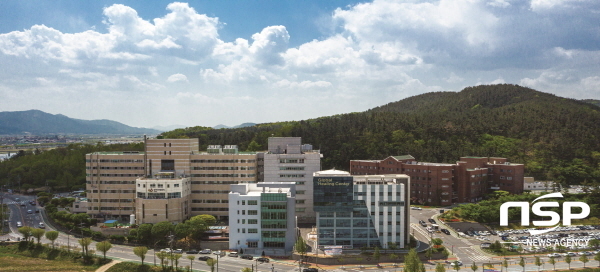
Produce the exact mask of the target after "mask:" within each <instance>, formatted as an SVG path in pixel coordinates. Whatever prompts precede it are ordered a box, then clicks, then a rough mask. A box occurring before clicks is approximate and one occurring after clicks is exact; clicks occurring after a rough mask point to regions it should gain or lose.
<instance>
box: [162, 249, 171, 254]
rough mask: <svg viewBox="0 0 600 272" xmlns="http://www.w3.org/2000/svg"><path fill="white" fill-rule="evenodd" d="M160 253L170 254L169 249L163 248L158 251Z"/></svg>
mask: <svg viewBox="0 0 600 272" xmlns="http://www.w3.org/2000/svg"><path fill="white" fill-rule="evenodd" d="M160 252H165V253H171V249H170V248H163V249H161V250H160Z"/></svg>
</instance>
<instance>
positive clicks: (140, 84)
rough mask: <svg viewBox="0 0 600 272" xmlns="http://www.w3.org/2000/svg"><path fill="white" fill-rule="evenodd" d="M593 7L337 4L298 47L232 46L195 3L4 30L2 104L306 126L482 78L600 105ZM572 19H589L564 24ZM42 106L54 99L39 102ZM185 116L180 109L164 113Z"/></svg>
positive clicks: (492, 2) (152, 119)
mask: <svg viewBox="0 0 600 272" xmlns="http://www.w3.org/2000/svg"><path fill="white" fill-rule="evenodd" d="M586 5H587V6H586ZM590 5H591V6H592V7H593V6H594V5H597V4H594V3H593V2H589V1H587V2H586V1H577V0H562V1H558V0H554V1H552V0H545V1H544V0H533V1H531V2H523V1H514V0H422V1H393V0H375V1H373V2H365V3H360V4H356V5H352V6H347V7H342V8H338V9H336V10H335V11H334V12H333V14H331V15H330V17H329V18H328V19H329V21H330V23H329V22H327V23H324V22H323V24H327V25H331V26H333V27H330V28H329V27H328V31H331V33H327V34H326V35H325V34H324V35H322V36H319V38H318V39H314V40H312V41H310V42H306V43H303V44H300V45H295V46H291V45H290V40H291V37H292V36H293V35H294V34H295V33H293V32H291V31H290V32H288V30H289V29H293V28H292V27H289V28H288V27H286V26H285V25H275V26H266V27H264V28H263V29H256V30H253V31H252V32H250V33H255V34H254V35H251V37H250V38H249V39H245V38H242V37H237V38H231V39H230V40H229V41H225V40H222V39H221V38H220V35H219V30H220V29H221V28H225V27H227V26H226V25H225V24H224V23H222V22H220V20H219V19H218V18H217V17H215V16H216V15H215V16H213V17H211V16H208V15H206V14H202V11H201V10H198V11H197V10H196V9H194V8H192V7H190V5H188V4H186V3H179V2H177V3H172V4H169V5H168V6H167V7H166V10H165V11H164V13H165V14H164V15H163V16H160V17H159V18H153V19H151V18H142V17H140V14H138V12H137V11H136V10H134V9H133V8H131V7H128V6H125V5H121V4H115V5H111V6H108V7H106V8H104V10H103V15H104V18H105V19H104V21H103V22H104V25H99V26H104V27H105V29H102V30H95V29H92V30H87V31H83V32H78V33H64V32H61V30H59V29H54V28H51V27H48V26H44V25H34V26H31V27H30V28H29V29H25V30H22V31H13V32H9V33H0V63H3V66H4V67H10V69H4V70H0V91H2V94H3V96H2V97H9V98H10V99H7V100H5V101H2V100H0V107H2V108H3V109H6V110H14V109H15V108H14V107H15V106H14V105H25V104H28V105H31V106H29V107H34V108H40V109H49V108H52V107H53V108H55V109H64V104H65V101H67V102H68V103H70V106H69V107H68V109H65V111H66V112H64V113H63V114H69V113H72V114H71V115H72V116H75V117H79V118H84V117H85V116H86V115H87V116H94V117H95V118H100V117H101V118H109V119H114V120H118V121H123V122H125V121H127V120H129V119H124V118H131V121H129V122H126V123H130V124H133V125H137V126H154V125H156V124H161V125H167V124H169V123H172V120H173V119H178V120H188V122H187V123H186V125H215V124H218V123H225V124H238V123H242V122H246V121H254V122H261V121H264V122H266V121H277V120H298V119H306V118H311V117H317V116H323V115H330V114H337V113H342V112H352V111H361V110H366V109H368V108H372V107H375V106H379V105H382V104H385V103H389V102H391V101H395V100H400V99H403V98H406V97H407V96H411V95H417V94H420V93H423V92H431V91H458V90H460V89H462V88H463V87H466V86H472V85H475V84H477V83H479V82H482V83H488V84H489V83H492V84H494V83H504V82H506V83H520V84H522V85H526V86H529V87H533V88H535V89H538V90H540V91H548V92H553V93H556V94H559V93H565V94H568V95H570V96H572V97H581V98H583V97H586V95H587V96H588V97H589V98H598V97H600V94H598V92H599V91H598V88H597V86H599V82H598V81H599V78H598V76H597V75H598V74H600V73H599V72H600V71H598V65H597V64H598V63H600V48H599V47H598V44H600V40H599V39H600V38H599V37H600V36H598V35H597V15H594V14H593V12H594V10H595V9H594V8H588V9H584V8H582V7H589V6H590ZM550 12H551V14H552V16H550V15H548V14H550ZM563 12H564V13H563ZM573 12H576V14H577V15H579V16H578V17H577V18H578V19H577V20H563V19H561V18H565V17H568V18H573V16H572V14H573ZM217 15H218V14H217ZM555 15H557V16H555ZM558 15H560V16H558ZM567 15H569V16H567ZM320 20H321V21H322V20H323V18H321V19H320ZM229 23H230V25H231V24H243V23H244V22H243V21H240V22H229ZM92 24H94V23H92ZM98 28H101V27H98ZM4 64H7V65H4ZM165 78H166V79H165ZM177 82H180V83H181V82H185V83H189V84H180V83H177ZM169 83H176V84H169ZM17 90H18V92H17ZM564 90H572V91H569V92H565V91H564ZM15 93H22V96H23V97H22V98H15ZM568 95H566V96H568ZM30 97H35V99H27V98H30ZM38 99H39V100H40V101H43V102H44V103H45V104H42V103H39V104H35V103H32V102H31V101H37V100H38ZM117 99H118V100H119V101H117V102H114V101H113V100H117ZM8 100H10V101H8ZM81 101H94V104H96V105H95V106H96V107H95V108H96V109H97V111H95V112H93V113H88V108H89V106H86V105H85V103H82V102H81ZM123 101H138V102H140V103H136V104H134V105H131V104H127V103H125V102H123ZM331 101H336V103H331ZM194 105H202V106H201V107H194ZM125 108H126V109H127V111H126V110H125ZM173 108H177V109H180V111H181V112H176V113H173V112H172V111H169V114H165V112H164V111H162V109H173ZM229 108H232V109H235V111H232V112H229V111H227V110H224V109H229ZM149 109H152V110H149ZM55 112H56V110H55ZM127 112H136V113H135V114H127ZM138 112H139V114H137V113H138ZM56 113H58V112H56ZM102 114H104V116H101V115H102ZM89 118H92V117H89ZM89 118H88V119H89ZM177 123H182V122H179V121H178V122H177Z"/></svg>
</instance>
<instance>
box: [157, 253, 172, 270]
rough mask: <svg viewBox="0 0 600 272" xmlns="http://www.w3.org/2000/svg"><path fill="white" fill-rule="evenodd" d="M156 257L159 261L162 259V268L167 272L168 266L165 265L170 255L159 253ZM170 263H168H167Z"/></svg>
mask: <svg viewBox="0 0 600 272" xmlns="http://www.w3.org/2000/svg"><path fill="white" fill-rule="evenodd" d="M156 257H158V259H160V266H161V267H162V270H163V271H164V270H167V266H166V265H165V260H166V259H167V258H168V257H169V254H167V253H166V252H158V253H156ZM167 263H168V261H167Z"/></svg>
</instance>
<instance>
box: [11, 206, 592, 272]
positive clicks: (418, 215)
mask: <svg viewBox="0 0 600 272" xmlns="http://www.w3.org/2000/svg"><path fill="white" fill-rule="evenodd" d="M16 198H19V201H17V200H16ZM34 199H35V197H34V196H21V195H19V196H17V195H4V203H6V204H9V205H8V206H9V209H10V211H11V216H10V230H11V232H12V233H11V234H9V235H10V236H11V237H12V238H13V239H14V238H16V237H21V235H20V234H19V232H18V228H17V222H18V221H20V222H22V224H23V225H25V226H31V227H37V226H39V222H43V218H42V217H41V216H40V213H35V212H34V213H32V214H29V213H28V212H27V210H34V209H36V208H39V207H37V206H33V205H30V204H29V203H28V202H29V201H30V200H34ZM22 203H25V205H24V206H22V205H21V204H22ZM438 213H439V210H438V209H423V210H411V218H410V226H411V232H412V234H413V235H414V236H415V238H417V240H419V247H418V249H419V250H420V251H421V250H425V249H426V248H427V247H428V244H429V239H431V238H441V239H442V240H443V241H444V245H445V246H446V247H447V248H448V249H450V250H451V251H452V253H453V255H451V256H450V260H460V261H462V262H463V263H464V265H463V266H462V267H461V268H460V270H459V272H468V271H472V270H471V268H470V266H471V264H472V263H476V264H477V265H478V266H479V269H480V271H483V270H482V269H483V264H484V263H492V264H494V263H495V265H494V269H495V270H498V271H499V270H500V268H501V265H500V263H501V262H502V261H503V258H502V257H497V256H489V255H487V254H485V253H484V252H482V251H481V250H480V249H479V244H480V243H481V242H480V241H477V240H473V239H465V238H459V237H458V235H457V234H456V233H455V232H453V231H452V230H451V229H450V228H447V229H450V230H451V235H446V234H443V233H435V232H433V233H429V232H427V230H425V228H423V227H421V226H420V225H419V224H418V222H419V220H424V221H426V222H427V219H429V218H434V219H435V218H437V215H438ZM439 223H441V222H439V221H438V224H439ZM440 227H442V228H446V227H445V226H444V225H443V224H440ZM49 230H53V229H52V227H51V226H49V225H48V224H47V222H46V231H49ZM41 242H42V243H46V244H50V243H51V242H50V241H49V240H47V239H46V238H42V240H41ZM55 245H56V246H64V247H65V248H67V247H68V246H70V248H71V250H78V251H79V250H80V247H79V244H78V242H77V239H76V238H75V237H73V236H72V235H66V234H65V233H60V235H59V237H58V239H57V240H56V241H55ZM95 248H96V247H95V243H92V245H90V249H95ZM96 254H98V255H101V254H102V253H101V252H96ZM106 256H107V257H110V258H115V259H119V260H122V261H132V262H138V263H139V262H141V260H140V258H139V257H137V256H136V255H135V254H133V248H132V247H129V246H123V245H113V248H112V249H111V250H109V251H108V252H107V254H106ZM154 256H155V255H154V251H153V250H149V251H148V253H147V254H146V259H145V260H144V262H145V263H147V264H154V263H155V262H156V264H159V263H160V260H159V259H158V258H156V259H155V258H154ZM194 256H195V257H198V256H202V255H201V254H199V255H194ZM211 256H212V257H213V258H216V256H215V255H211ZM540 256H543V257H542V258H541V259H542V261H543V262H544V265H542V266H541V267H539V268H538V267H537V266H536V265H535V264H534V261H535V257H534V256H532V255H530V256H524V257H525V260H526V263H527V264H526V266H525V268H523V267H521V266H519V265H518V263H519V260H520V259H519V257H518V256H517V257H511V258H509V259H508V264H509V266H508V271H512V272H518V271H538V270H552V269H553V266H552V265H550V264H549V263H548V258H547V257H545V254H544V255H540ZM592 258H593V257H592ZM556 260H557V263H556V268H557V269H568V267H569V265H568V264H567V263H565V262H564V260H562V258H558V259H556ZM187 265H190V261H189V260H188V259H187V258H186V254H183V256H182V258H181V259H180V260H179V266H183V267H185V266H187ZM435 265H436V261H432V262H429V263H426V264H425V266H426V269H427V270H429V271H435ZM583 265H584V264H583V263H582V262H580V261H579V257H573V262H572V263H571V268H580V267H583ZM218 266H219V269H218V271H223V272H238V271H240V270H241V269H242V268H244V267H249V268H251V267H252V266H256V267H257V268H258V269H256V267H255V271H263V272H269V271H270V272H276V271H283V272H292V271H298V267H297V264H294V263H293V262H290V261H272V262H271V263H257V262H256V260H245V259H241V258H235V257H228V256H225V257H220V258H219V265H218ZM585 266H586V267H595V266H599V263H598V262H597V261H594V260H591V261H590V262H588V263H587V264H585ZM193 267H194V268H195V269H194V270H195V271H210V267H209V266H208V265H206V262H204V261H199V260H198V259H197V258H196V259H195V260H194V262H193ZM445 267H446V269H447V270H448V271H452V270H453V268H452V267H450V265H449V264H445ZM320 268H321V269H320V271H334V272H335V271H357V272H358V271H365V270H366V269H367V268H369V269H368V271H400V269H401V268H402V267H393V266H392V265H391V264H383V267H382V268H379V269H377V268H376V267H374V265H371V266H365V267H359V266H357V265H350V266H348V265H347V266H345V267H344V269H343V270H342V269H340V268H341V267H340V266H321V267H320ZM505 271H506V270H505Z"/></svg>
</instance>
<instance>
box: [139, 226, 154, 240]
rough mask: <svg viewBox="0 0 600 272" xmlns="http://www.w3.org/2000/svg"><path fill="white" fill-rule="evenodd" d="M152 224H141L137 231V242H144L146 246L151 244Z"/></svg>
mask: <svg viewBox="0 0 600 272" xmlns="http://www.w3.org/2000/svg"><path fill="white" fill-rule="evenodd" d="M152 237H153V236H152V224H141V225H140V226H139V227H138V229H137V240H138V241H140V242H145V243H146V245H151V244H152Z"/></svg>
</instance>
